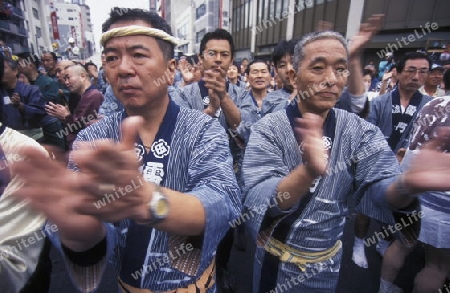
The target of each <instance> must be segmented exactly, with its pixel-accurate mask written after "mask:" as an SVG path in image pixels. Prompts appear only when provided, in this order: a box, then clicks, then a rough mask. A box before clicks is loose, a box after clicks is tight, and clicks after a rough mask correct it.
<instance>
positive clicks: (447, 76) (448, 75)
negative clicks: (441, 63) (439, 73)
mask: <svg viewBox="0 0 450 293" xmlns="http://www.w3.org/2000/svg"><path fill="white" fill-rule="evenodd" d="M443 79H444V85H445V90H446V91H450V69H447V70H446V71H445V72H444V78H443Z"/></svg>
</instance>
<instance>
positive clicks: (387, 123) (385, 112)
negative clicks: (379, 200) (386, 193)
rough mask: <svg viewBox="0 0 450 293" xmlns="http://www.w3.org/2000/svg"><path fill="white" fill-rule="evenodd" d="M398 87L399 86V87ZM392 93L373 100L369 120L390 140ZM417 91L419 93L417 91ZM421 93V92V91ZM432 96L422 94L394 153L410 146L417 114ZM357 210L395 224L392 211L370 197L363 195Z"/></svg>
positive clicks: (391, 129) (381, 220) (373, 217)
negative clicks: (381, 207) (385, 209)
mask: <svg viewBox="0 0 450 293" xmlns="http://www.w3.org/2000/svg"><path fill="white" fill-rule="evenodd" d="M397 89H398V88H397ZM392 93H393V92H389V93H387V94H384V95H381V96H379V97H377V98H376V99H373V100H372V104H371V109H370V113H369V116H368V117H367V121H369V122H370V123H372V124H374V125H376V126H377V127H378V128H380V130H381V132H382V133H383V135H384V138H385V139H386V140H387V141H388V140H389V138H390V137H391V135H392V133H393V128H394V126H393V121H392ZM417 93H419V92H418V91H417ZM419 94H420V93H419ZM431 99H432V98H431V97H429V96H424V95H422V96H421V98H420V103H419V105H418V106H417V110H416V112H415V113H414V115H413V116H412V119H411V122H410V123H409V124H408V125H407V126H406V127H405V129H404V131H403V133H402V135H401V137H400V139H399V140H398V143H396V145H395V147H394V148H393V149H392V151H393V152H394V153H397V151H398V150H399V149H401V148H408V145H409V140H410V136H411V132H412V129H413V125H414V121H415V120H416V117H417V114H418V113H419V111H420V109H422V108H423V106H424V105H425V104H426V103H428V102H429V101H431ZM356 210H357V211H358V212H360V213H362V214H364V215H367V216H369V217H370V218H372V219H375V220H377V221H380V222H381V223H386V224H395V221H394V218H393V216H392V213H386V212H385V211H384V210H383V209H380V208H379V207H378V206H377V205H375V204H374V203H373V201H372V199H371V198H370V197H363V199H362V200H361V202H360V204H359V205H358V206H357V207H356Z"/></svg>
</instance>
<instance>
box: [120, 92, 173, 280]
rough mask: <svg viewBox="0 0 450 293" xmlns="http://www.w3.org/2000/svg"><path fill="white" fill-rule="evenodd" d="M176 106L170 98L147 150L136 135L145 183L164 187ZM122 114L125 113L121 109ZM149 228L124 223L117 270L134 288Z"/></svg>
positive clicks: (145, 252) (141, 263) (149, 236)
mask: <svg viewBox="0 0 450 293" xmlns="http://www.w3.org/2000/svg"><path fill="white" fill-rule="evenodd" d="M179 112H180V107H179V106H178V105H176V104H175V102H173V101H172V100H170V102H169V105H168V107H167V111H166V114H165V115H164V118H163V121H162V123H161V125H160V127H159V130H158V133H157V134H156V136H155V140H154V142H153V144H152V146H151V149H150V152H148V153H147V152H146V151H145V147H144V146H143V143H142V140H141V139H140V138H139V139H138V142H137V143H136V153H137V154H138V155H139V156H140V158H139V160H140V161H142V163H143V166H142V170H143V171H142V172H143V178H144V179H145V180H146V181H147V182H153V183H155V184H157V185H160V186H165V183H166V181H165V180H166V178H167V176H166V175H167V169H168V168H167V165H168V163H169V156H170V153H171V150H170V146H171V143H172V136H173V133H174V131H175V125H176V122H177V119H178V114H179ZM123 115H124V116H123V117H126V113H125V111H124V114H123ZM152 230H153V228H152V227H150V226H144V225H139V224H137V223H135V222H134V221H130V224H129V226H128V233H127V240H126V247H127V249H125V250H124V255H123V258H122V269H121V271H120V277H121V279H122V280H123V281H124V282H125V283H127V284H129V285H131V286H133V287H136V288H139V287H140V282H141V281H140V278H138V279H135V278H133V277H132V275H133V274H134V273H135V272H136V271H138V270H139V269H141V268H142V266H143V264H144V265H145V263H144V262H145V260H146V256H147V253H148V251H147V250H148V245H149V243H150V239H151V234H152Z"/></svg>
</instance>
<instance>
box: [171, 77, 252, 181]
mask: <svg viewBox="0 0 450 293" xmlns="http://www.w3.org/2000/svg"><path fill="white" fill-rule="evenodd" d="M227 88H228V95H229V96H230V98H231V100H232V101H233V102H234V104H235V105H236V107H237V108H238V109H239V111H240V112H241V123H240V124H239V125H238V126H237V127H236V129H235V130H233V129H231V127H230V126H229V125H228V123H227V120H226V118H225V115H224V114H223V112H222V111H221V110H219V111H218V112H219V113H218V115H217V117H216V118H217V119H218V120H219V122H220V125H222V127H223V128H224V129H225V130H226V131H227V133H228V135H229V138H230V150H231V155H232V156H233V165H234V172H235V176H236V178H237V180H238V184H239V186H240V187H241V188H242V187H243V182H242V176H241V166H240V165H241V158H242V156H243V153H244V149H245V144H246V143H247V141H248V138H249V137H250V131H251V127H252V125H253V124H254V123H255V122H256V121H258V120H259V118H260V117H259V110H258V107H257V106H256V105H255V104H254V102H253V99H252V97H251V96H250V95H249V94H248V92H247V91H245V90H244V89H242V88H240V87H238V86H236V85H234V84H232V83H230V82H227ZM206 95H207V91H206V92H205V88H204V87H203V89H202V88H201V86H200V82H196V83H193V84H190V85H187V86H185V87H183V88H181V89H178V91H177V92H176V93H174V94H171V96H172V97H173V100H174V101H175V103H177V104H178V105H180V106H181V107H186V108H189V109H194V110H198V111H201V112H203V110H204V109H206V108H207V107H208V105H209V97H207V96H206Z"/></svg>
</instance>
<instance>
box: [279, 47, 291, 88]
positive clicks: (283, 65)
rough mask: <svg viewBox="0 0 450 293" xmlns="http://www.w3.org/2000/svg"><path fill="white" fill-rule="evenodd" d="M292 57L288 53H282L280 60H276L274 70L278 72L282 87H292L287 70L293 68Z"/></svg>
mask: <svg viewBox="0 0 450 293" xmlns="http://www.w3.org/2000/svg"><path fill="white" fill-rule="evenodd" d="M292 62H293V58H292V56H291V55H290V54H287V55H284V56H283V57H282V58H281V59H280V61H278V62H277V66H276V68H275V69H276V71H277V73H278V78H279V79H280V80H281V82H282V83H283V87H285V88H292V85H291V82H290V80H289V71H290V70H292V69H293V66H292V65H293V64H292Z"/></svg>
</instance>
